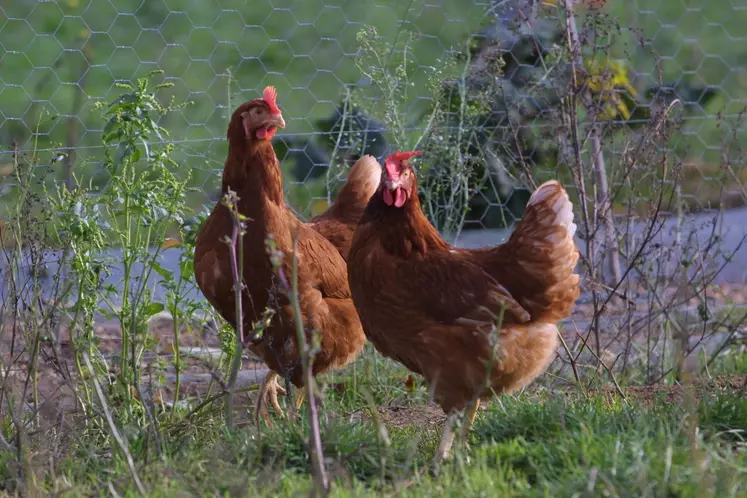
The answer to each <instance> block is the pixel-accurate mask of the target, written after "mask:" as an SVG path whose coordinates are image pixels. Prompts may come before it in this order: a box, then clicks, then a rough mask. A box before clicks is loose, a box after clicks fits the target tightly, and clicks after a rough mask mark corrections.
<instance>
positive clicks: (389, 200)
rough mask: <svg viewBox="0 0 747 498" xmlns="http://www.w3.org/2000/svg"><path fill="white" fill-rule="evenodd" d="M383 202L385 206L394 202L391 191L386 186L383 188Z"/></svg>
mask: <svg viewBox="0 0 747 498" xmlns="http://www.w3.org/2000/svg"><path fill="white" fill-rule="evenodd" d="M384 202H385V203H386V205H387V206H391V205H392V204H394V199H393V198H392V191H391V190H389V189H388V188H385V189H384Z"/></svg>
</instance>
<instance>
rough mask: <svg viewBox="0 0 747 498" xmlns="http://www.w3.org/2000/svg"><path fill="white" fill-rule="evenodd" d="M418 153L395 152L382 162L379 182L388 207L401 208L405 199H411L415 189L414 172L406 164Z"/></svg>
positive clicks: (418, 152)
mask: <svg viewBox="0 0 747 498" xmlns="http://www.w3.org/2000/svg"><path fill="white" fill-rule="evenodd" d="M418 154H420V151H415V152H395V153H394V154H390V155H389V156H387V158H386V161H385V162H384V170H383V172H382V174H383V179H382V181H381V189H382V195H383V196H384V202H385V203H386V204H387V205H388V206H395V207H398V208H400V207H402V206H404V205H405V202H407V199H409V198H410V197H412V190H413V188H415V172H414V171H413V170H412V166H411V165H410V164H409V163H408V162H407V160H408V159H410V158H411V157H414V156H417V155H418Z"/></svg>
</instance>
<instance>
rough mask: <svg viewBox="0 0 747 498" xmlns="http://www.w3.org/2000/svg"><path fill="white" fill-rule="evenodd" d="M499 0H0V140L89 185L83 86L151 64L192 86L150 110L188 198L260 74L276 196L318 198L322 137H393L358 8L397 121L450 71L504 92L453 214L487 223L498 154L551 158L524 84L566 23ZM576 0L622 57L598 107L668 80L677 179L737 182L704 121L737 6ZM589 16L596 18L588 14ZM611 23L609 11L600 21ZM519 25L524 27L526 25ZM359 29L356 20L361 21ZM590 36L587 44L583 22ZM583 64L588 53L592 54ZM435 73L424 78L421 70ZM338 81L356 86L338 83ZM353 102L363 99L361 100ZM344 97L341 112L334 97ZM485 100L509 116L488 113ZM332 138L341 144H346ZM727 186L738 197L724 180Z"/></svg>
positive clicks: (735, 101)
mask: <svg viewBox="0 0 747 498" xmlns="http://www.w3.org/2000/svg"><path fill="white" fill-rule="evenodd" d="M511 3H512V2H510V1H506V0H503V1H499V0H485V1H476V0H405V1H399V0H208V1H197V0H59V1H35V0H16V1H13V2H5V3H3V5H2V6H0V79H1V80H2V89H0V113H1V117H2V124H0V143H2V144H4V145H5V146H10V144H11V143H12V142H13V141H16V142H17V143H18V144H19V146H20V148H21V150H29V149H30V148H31V146H32V143H33V142H36V143H37V144H38V147H39V148H41V149H42V150H43V151H46V152H49V153H50V154H51V153H53V152H56V151H62V152H64V153H65V154H66V155H67V157H66V159H65V161H64V163H65V164H64V166H62V165H61V166H60V171H59V179H61V180H64V179H66V177H67V176H69V175H70V174H71V172H75V173H76V174H77V175H80V176H82V177H86V176H88V177H93V178H94V184H99V185H101V184H103V183H105V182H106V181H107V177H106V175H105V174H104V173H103V172H102V171H100V169H98V164H100V161H101V156H102V148H101V145H100V140H101V131H102V125H103V120H102V119H101V116H100V111H99V110H97V109H96V108H95V106H94V104H95V102H96V100H98V99H106V100H111V99H112V98H113V96H115V95H117V94H118V93H119V92H120V90H119V89H117V88H116V87H115V83H116V82H118V81H131V80H133V79H134V78H136V77H140V76H143V75H145V74H146V73H148V72H149V71H152V70H154V69H161V70H163V71H164V73H163V79H164V80H166V81H169V82H172V83H173V84H174V86H173V87H172V88H169V89H164V90H161V91H160V96H161V97H163V98H164V99H170V98H173V99H175V102H177V103H181V102H186V101H193V102H194V105H192V106H190V107H187V108H185V109H183V110H181V111H179V112H178V113H176V114H174V115H171V116H169V117H168V118H166V119H165V121H164V122H163V123H162V124H163V125H164V126H165V127H166V128H167V129H168V130H169V131H170V134H171V139H172V140H173V141H174V142H175V143H176V144H177V146H178V147H177V150H178V154H179V160H180V161H181V162H182V163H183V165H185V166H186V167H188V168H189V169H190V170H191V171H192V173H193V176H194V182H195V185H197V186H200V187H202V189H201V190H202V191H203V192H204V194H203V195H200V196H198V197H196V198H195V199H194V202H193V205H195V206H197V205H200V204H204V203H206V202H207V201H208V200H209V199H212V200H214V199H215V196H214V195H213V193H217V186H218V184H219V178H220V175H219V172H220V170H221V168H222V161H223V158H224V157H225V155H224V154H225V151H226V141H225V131H226V125H227V121H228V118H229V117H230V113H231V111H232V108H234V107H235V106H236V105H238V103H240V102H241V101H243V100H247V99H250V98H254V97H255V96H257V95H258V94H259V92H260V91H261V89H262V87H263V86H264V85H267V84H272V85H275V86H276V87H277V89H278V92H279V95H280V103H281V105H282V107H283V110H284V113H285V116H286V120H287V122H288V127H287V129H286V130H284V131H283V133H281V134H280V135H279V136H278V137H279V138H280V140H278V141H277V146H278V154H279V156H280V157H281V160H282V162H283V168H284V170H285V172H286V173H287V180H286V182H287V183H288V185H289V187H288V188H289V189H290V190H292V191H293V195H291V196H290V199H291V203H292V204H293V205H294V206H295V207H296V208H298V209H299V210H300V211H301V212H303V213H305V214H310V213H314V212H318V211H319V210H320V209H323V208H324V206H325V205H326V201H325V199H326V197H327V190H328V188H327V187H328V186H329V182H328V180H329V178H330V175H329V174H328V173H329V171H330V170H329V169H328V166H330V165H331V164H334V163H335V162H337V161H341V160H340V154H339V152H340V150H344V149H345V146H346V145H347V146H348V148H350V147H352V148H353V149H355V151H354V153H359V152H361V147H362V148H363V149H365V150H366V151H369V152H373V153H375V154H377V155H378V156H379V157H381V155H382V154H383V153H384V152H385V151H386V150H389V149H390V148H391V147H394V146H397V145H402V143H399V142H398V141H397V138H398V136H397V135H396V134H395V133H393V132H394V131H396V130H391V129H389V130H387V129H386V128H387V124H388V122H387V121H386V119H385V118H386V116H387V115H388V114H390V113H391V112H392V110H391V109H390V108H389V107H388V106H387V104H386V103H384V104H381V105H379V104H377V103H372V102H376V101H377V100H381V99H382V96H381V92H379V94H378V97H372V96H373V95H374V94H376V92H368V93H366V92H367V90H369V89H371V88H373V87H375V86H376V85H375V83H377V82H376V81H373V82H372V81H371V77H373V78H375V77H376V76H375V75H376V74H380V73H376V72H375V71H373V72H372V73H371V74H368V75H367V74H366V71H365V69H366V67H371V66H370V65H369V66H365V65H366V64H371V61H370V60H365V57H363V55H361V52H360V41H361V40H359V39H357V35H358V33H359V32H360V31H361V30H362V29H364V27H365V26H375V28H376V29H377V32H378V36H379V37H381V38H383V39H385V40H388V41H389V42H390V43H394V45H392V46H389V45H387V46H385V48H384V49H382V50H383V51H384V54H375V53H373V52H371V53H369V54H368V55H369V56H371V57H373V56H376V55H386V56H387V58H386V62H387V63H388V62H390V59H391V61H393V60H394V59H397V60H398V61H399V62H400V67H404V66H402V64H406V71H404V72H403V73H402V74H404V73H406V75H405V76H403V79H404V80H406V85H405V87H406V88H407V92H408V93H407V98H406V100H407V102H405V103H404V104H403V107H402V109H404V110H405V111H406V112H407V113H408V119H405V120H404V123H405V124H404V126H403V130H404V131H405V132H411V131H414V132H415V135H414V136H415V137H418V136H422V133H421V134H420V135H418V134H417V131H418V130H421V131H422V130H423V129H424V128H427V126H428V123H429V122H428V116H430V114H429V110H432V109H433V103H434V98H435V97H434V95H436V94H437V93H438V91H439V88H440V89H441V90H443V88H444V87H446V86H448V85H447V83H449V82H451V83H453V82H454V81H457V82H458V81H460V78H461V81H462V82H464V81H468V82H469V84H468V85H466V88H467V91H472V89H474V88H481V86H485V85H486V84H489V83H490V82H491V81H494V80H496V79H499V80H500V82H501V85H500V88H501V90H500V91H501V92H502V95H503V96H504V104H505V103H506V102H510V103H514V104H516V105H515V106H514V107H510V106H509V105H507V104H505V105H502V106H501V105H492V104H490V103H488V104H487V108H486V109H487V110H488V111H489V112H488V113H487V114H483V115H482V117H483V118H484V119H483V120H482V121H480V122H481V123H483V124H484V123H485V122H488V123H492V125H493V126H495V127H496V128H500V127H503V128H504V131H503V132H501V133H499V134H497V135H496V134H495V133H493V134H492V135H491V139H492V142H491V143H492V144H493V145H492V147H493V149H492V151H491V155H490V157H489V158H488V160H487V162H488V163H490V162H491V161H490V159H491V158H492V160H493V162H494V163H496V164H497V166H496V168H493V169H491V168H489V166H490V164H488V165H487V166H488V169H490V170H491V171H492V173H493V175H492V176H493V178H491V179H490V181H491V182H492V184H493V186H494V187H495V188H493V189H492V190H493V193H490V194H485V193H484V192H478V193H477V194H476V195H475V197H474V199H473V200H471V201H470V205H469V207H471V208H472V209H470V210H469V214H467V215H466V220H465V221H466V222H467V223H466V225H465V227H466V228H469V227H496V226H501V225H503V224H505V222H506V214H508V215H511V216H517V215H520V214H521V210H522V207H523V203H524V202H525V201H526V198H527V195H526V194H527V191H526V190H524V187H525V186H526V183H524V182H521V181H518V180H515V179H514V177H513V176H512V175H511V174H510V172H511V171H517V170H518V171H521V167H520V166H522V165H523V166H524V167H526V166H527V165H528V166H529V167H531V168H533V169H534V170H535V173H536V172H537V171H541V170H549V171H553V170H555V166H556V162H557V159H556V158H555V157H556V156H557V151H548V150H547V147H545V146H544V145H542V137H543V136H545V137H546V136H547V135H542V134H541V133H538V132H537V130H538V129H541V128H542V127H543V126H544V127H550V128H552V126H555V124H556V123H555V124H554V123H553V122H552V120H550V119H548V120H546V121H543V118H542V116H543V115H544V113H545V109H544V108H545V107H547V109H550V108H551V107H552V106H555V107H558V106H559V105H561V104H562V102H561V101H560V100H557V99H556V100H555V101H553V100H552V99H549V98H548V97H547V95H545V94H542V93H541V92H540V93H538V92H535V91H534V90H536V87H537V86H538V84H539V83H541V82H543V74H547V73H549V72H550V71H551V69H552V65H553V64H557V59H558V58H557V57H556V58H553V51H554V50H555V49H557V47H559V46H562V45H563V44H564V39H565V35H566V33H565V32H564V31H563V29H564V28H563V23H562V22H561V21H562V20H563V18H564V14H563V13H562V6H563V3H564V2H563V1H557V0H547V1H545V2H537V1H535V2H519V5H523V4H526V5H528V6H529V7H528V9H525V11H524V12H522V13H519V14H517V13H516V12H514V11H510V10H511V9H510V8H508V9H507V8H504V7H506V4H511ZM582 3H585V4H587V5H585V6H582V7H584V8H585V9H586V11H588V10H589V9H591V10H594V9H597V8H598V7H600V6H602V12H605V13H606V14H605V17H603V19H606V20H603V21H599V20H598V19H597V20H596V21H593V22H592V21H589V22H587V23H585V24H584V25H583V26H581V28H580V29H582V30H585V31H584V33H587V34H588V33H590V32H592V31H593V30H596V31H593V32H594V34H595V37H596V38H604V36H607V37H608V38H609V39H610V40H611V39H613V38H614V43H611V44H609V46H606V47H605V48H604V50H603V51H604V52H605V53H606V57H607V62H609V61H612V60H613V59H614V60H622V65H621V66H614V67H617V68H622V69H620V70H619V73H615V74H613V76H615V77H619V79H620V80H621V81H622V84H621V85H618V86H617V87H616V88H622V89H623V91H624V93H626V99H627V100H624V101H621V100H617V101H615V103H613V105H614V106H615V107H616V108H617V109H618V110H619V109H622V107H624V109H622V110H619V111H615V112H613V115H615V116H613V117H616V118H617V119H618V121H620V122H625V123H627V124H628V125H630V126H633V125H635V124H636V123H639V124H640V123H646V122H647V120H649V119H650V113H649V114H646V113H642V112H637V111H641V110H644V109H646V108H647V107H649V104H650V103H651V102H652V101H653V100H655V99H656V98H670V99H671V98H673V96H677V97H679V98H680V100H682V101H683V103H684V104H685V107H686V111H683V116H682V119H683V125H682V128H681V134H680V135H679V138H677V139H675V140H674V141H673V143H672V144H671V146H672V148H673V150H674V151H675V152H676V153H677V155H678V157H679V159H681V160H682V161H683V163H684V166H685V170H684V172H685V173H684V179H685V188H684V193H685V197H687V196H689V199H690V200H691V203H692V204H693V205H696V206H699V207H704V206H708V205H711V206H713V205H719V204H721V203H723V202H724V201H729V199H731V198H730V197H729V194H730V192H734V191H736V192H742V193H743V192H744V190H743V188H742V187H743V185H742V184H741V183H740V182H743V181H744V170H739V171H733V173H734V175H732V176H729V177H728V178H727V177H726V176H724V175H723V174H722V168H721V167H720V166H719V164H720V161H721V160H722V158H723V157H724V155H725V154H729V151H728V150H727V146H726V145H724V142H723V137H724V136H725V133H724V129H723V128H722V127H720V125H719V123H720V120H721V119H722V118H728V117H735V116H737V115H738V114H739V113H740V112H741V111H742V108H743V106H744V103H745V100H746V99H747V84H745V82H746V78H747V67H746V66H745V60H747V59H746V57H747V44H746V43H744V42H745V41H746V37H745V36H744V31H743V28H742V26H743V24H744V23H745V22H746V21H747V4H743V1H742V0H709V1H707V2H706V1H699V0H694V1H685V0H646V1H645V2H644V1H641V0H610V1H609V2H607V4H606V5H604V1H603V0H601V1H591V0H586V1H585V2H582ZM509 7H510V6H509ZM509 11H510V12H509ZM507 12H508V13H507ZM522 15H525V16H526V17H527V18H528V19H529V20H528V21H527V23H525V24H524V25H523V28H522V29H523V31H519V32H512V31H511V30H510V29H509V28H508V27H507V26H508V24H509V21H511V20H517V19H518V20H519V21H522V20H526V19H523V18H521V16H522ZM615 19H616V20H617V21H614V20H615ZM589 23H592V24H593V23H596V24H595V25H593V26H591V31H590V30H589V29H588V28H589V26H590V24H589ZM616 23H617V26H618V27H617V28H613V27H612V26H613V25H614V24H616ZM527 26H531V28H528V27H527ZM529 32H533V33H534V35H533V36H528V33H529ZM369 37H370V33H369V35H367V36H364V37H363V38H364V40H365V39H366V38H369ZM595 43H598V45H599V46H602V45H603V43H601V42H599V41H598V40H597V41H596V42H595ZM398 44H399V45H398ZM386 47H389V48H386ZM497 47H500V50H504V52H500V50H499V52H500V53H501V54H502V55H503V57H502V62H501V63H500V64H499V65H500V66H501V67H502V69H503V76H501V77H497V74H498V73H497V72H491V71H494V70H495V67H494V66H491V61H492V59H493V58H494V57H493V56H494V55H495V53H498V52H496V50H497ZM387 50H388V52H387ZM505 50H508V51H510V53H507V52H505ZM403 53H404V54H405V56H403V55H402V54H403ZM393 55H394V56H393ZM460 55H461V57H460ZM392 56H393V57H392ZM447 61H452V64H451V68H452V69H455V68H456V71H455V72H454V71H452V73H451V74H452V76H451V79H450V80H449V77H448V75H446V74H445V72H444V73H443V74H442V73H440V72H439V71H440V70H441V69H442V68H443V67H445V66H448V65H449V64H447ZM361 62H363V63H364V67H360V63H361ZM607 62H606V63H607ZM356 63H358V64H356ZM392 63H394V62H392ZM589 64H591V65H592V66H593V62H592V63H589ZM590 67H591V66H589V67H587V69H589V68H590ZM589 71H590V72H593V70H592V69H589ZM486 73H490V74H486ZM397 74H400V73H397V72H396V71H392V72H391V73H390V75H394V76H395V77H396V76H397ZM439 75H440V76H441V77H442V80H441V81H438V82H437V84H436V85H435V86H434V85H433V84H432V83H433V80H434V78H437V77H439ZM367 76H368V77H367ZM399 83H403V81H400V82H399ZM472 83H474V85H472ZM490 84H492V83H490ZM457 86H458V85H457ZM461 88H465V86H462V87H461ZM356 92H357V93H359V94H360V95H359V96H358V97H355V95H353V94H355V93H356ZM434 92H435V93H434ZM532 92H534V93H532ZM351 95H352V97H351V99H348V98H347V97H349V96H351ZM662 95H663V97H662ZM667 95H668V97H667ZM366 97H368V98H366ZM356 98H357V100H356ZM353 104H358V105H357V106H356V105H353ZM368 104H371V106H369V107H375V106H376V105H379V107H378V109H375V110H372V109H370V108H369V107H366V105H368ZM620 106H622V107H620ZM340 109H344V110H346V112H340ZM351 109H355V112H353V113H350V112H347V111H350V110H351ZM402 109H400V110H402ZM483 110H484V109H483ZM367 113H368V114H367ZM548 114H550V113H548ZM369 115H370V116H372V117H369ZM491 115H492V116H494V115H503V116H505V115H508V116H509V117H510V118H509V119H508V120H501V119H497V120H496V119H493V120H492V121H491V117H490V116H491ZM346 117H347V119H348V121H347V124H348V125H349V126H351V127H353V128H354V127H355V126H358V127H362V128H365V129H366V130H367V134H366V137H369V134H370V135H371V136H372V137H374V138H373V139H369V138H365V139H364V142H366V143H364V144H363V145H361V144H360V143H353V142H355V141H354V140H352V141H351V140H347V141H346V140H342V141H341V140H340V137H341V136H342V134H341V133H339V131H340V127H341V126H342V127H344V126H345V125H344V124H342V125H341V122H344V121H345V119H346ZM390 117H391V116H390ZM374 118H378V119H379V121H377V120H376V119H374ZM514 118H515V119H514ZM478 121H479V120H478ZM514 124H516V126H515V127H514V126H513V125H514ZM506 130H509V131H506ZM387 131H388V132H392V133H387ZM392 135H395V136H394V137H393V136H392ZM550 136H552V133H550ZM512 141H513V144H510V145H507V142H512ZM417 142H418V140H417V138H412V137H411V138H410V139H408V140H406V141H405V143H406V144H407V145H415V144H416V143H417ZM480 143H482V142H479V141H478V145H479V144H480ZM473 145H474V144H473ZM6 150H7V149H6ZM7 154H8V153H7V152H4V155H2V156H0V158H4V159H2V160H1V161H0V162H2V163H8V162H9V159H8V158H9V157H10V156H9V155H7ZM343 156H344V158H347V159H349V158H350V154H348V155H345V154H343ZM332 176H334V175H332ZM488 176H490V175H488ZM512 193H515V194H516V195H512ZM737 197H738V198H739V199H743V197H741V196H733V198H734V199H736V198H737ZM317 201H319V202H317ZM735 202H736V201H735ZM511 216H509V218H510V217H511ZM460 220H461V218H460ZM509 221H510V220H509Z"/></svg>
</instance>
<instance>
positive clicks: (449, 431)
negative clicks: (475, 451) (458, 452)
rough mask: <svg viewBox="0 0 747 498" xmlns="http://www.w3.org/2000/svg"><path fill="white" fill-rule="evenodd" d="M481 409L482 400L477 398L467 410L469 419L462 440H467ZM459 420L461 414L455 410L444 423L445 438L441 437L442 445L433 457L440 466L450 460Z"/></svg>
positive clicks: (440, 444) (463, 429) (463, 430)
mask: <svg viewBox="0 0 747 498" xmlns="http://www.w3.org/2000/svg"><path fill="white" fill-rule="evenodd" d="M479 408H480V398H477V399H476V400H475V401H474V402H472V404H471V405H470V406H469V408H468V409H467V413H466V415H467V419H466V420H465V423H464V426H463V427H462V438H464V439H465V440H466V437H467V435H468V434H469V431H470V429H471V428H472V424H473V423H474V421H475V417H476V416H477V411H478V409H479ZM458 419H459V412H458V411H457V410H453V411H452V412H451V413H450V414H449V416H448V417H447V418H446V423H444V433H443V436H441V443H439V445H438V450H436V455H435V456H434V457H433V463H434V464H436V465H438V464H439V463H441V462H442V461H444V460H445V459H447V458H449V455H450V454H451V447H452V446H453V445H454V437H455V436H456V432H455V429H456V427H455V426H456V422H457V420H458Z"/></svg>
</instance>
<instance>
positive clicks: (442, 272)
mask: <svg viewBox="0 0 747 498" xmlns="http://www.w3.org/2000/svg"><path fill="white" fill-rule="evenodd" d="M412 155H415V153H397V154H393V155H391V156H389V157H388V158H387V161H386V167H385V171H384V174H383V177H382V181H381V183H380V185H379V188H378V190H377V192H376V193H375V194H374V195H373V197H372V198H371V200H370V201H369V203H368V206H367V207H366V210H365V212H364V214H363V217H362V218H361V220H360V223H359V225H358V228H357V229H356V232H355V236H354V238H353V244H352V247H351V249H350V254H349V257H348V279H349V282H350V288H351V290H352V291H353V300H354V302H355V306H356V309H357V310H358V315H359V316H360V318H361V322H362V323H363V328H364V331H365V333H366V336H367V338H368V339H369V340H370V341H371V343H372V344H373V345H374V346H375V347H376V349H377V350H378V351H379V352H381V353H382V354H383V355H385V356H388V357H390V358H393V359H394V360H396V361H398V362H400V363H402V364H404V365H405V366H406V367H407V368H409V369H410V370H412V371H413V372H416V373H419V374H421V375H423V376H424V377H425V378H426V380H427V381H428V383H429V385H430V387H431V389H433V392H434V394H435V399H436V401H437V402H438V403H439V404H440V405H441V407H442V408H443V410H444V411H445V412H446V413H447V414H449V417H448V419H447V422H446V425H445V427H444V434H443V438H442V440H441V444H440V446H439V449H438V452H437V453H436V461H438V460H440V459H442V458H444V457H446V456H447V455H448V454H449V451H450V448H451V446H452V443H453V439H454V431H453V429H454V423H455V421H456V419H457V415H458V413H459V412H460V411H461V410H463V409H465V408H467V407H469V416H468V420H467V422H466V424H465V431H467V430H468V428H469V427H470V426H471V424H472V422H473V421H474V417H475V414H476V412H477V409H478V408H479V404H480V399H481V398H489V397H490V396H491V394H492V393H493V392H495V393H501V392H511V391H515V390H516V389H519V388H521V387H522V386H525V385H527V384H528V383H530V382H531V381H532V380H533V379H535V378H536V377H537V376H538V375H540V374H541V373H542V372H543V371H544V370H545V369H546V368H547V366H548V365H549V364H550V362H551V361H552V360H553V358H554V357H555V350H556V346H557V334H558V328H557V323H558V321H559V320H561V319H562V318H565V317H567V316H568V315H569V314H570V312H571V309H572V307H573V304H574V303H575V301H576V299H577V297H578V295H579V276H578V275H577V274H575V273H574V269H575V266H576V262H577V260H578V250H577V248H576V245H575V243H574V242H573V234H574V232H575V230H576V226H575V225H574V223H573V206H572V204H571V202H570V200H569V198H568V195H567V194H566V192H565V190H564V189H563V187H562V186H561V185H560V183H558V182H556V181H549V182H547V183H544V184H543V185H541V186H540V187H539V188H538V189H537V190H536V191H535V192H534V193H533V194H532V196H531V198H530V199H529V202H528V204H527V207H526V213H525V215H524V218H523V219H522V220H521V222H520V223H519V224H518V226H517V228H516V230H515V231H514V233H513V234H512V235H511V237H510V238H509V240H508V242H506V243H505V244H502V245H500V246H497V247H493V248H488V249H479V250H467V249H455V248H453V247H451V246H450V245H449V244H447V243H446V242H445V241H444V240H443V238H442V237H441V235H439V233H438V232H437V231H436V229H435V228H434V227H433V226H432V225H431V224H430V223H429V222H428V220H427V219H426V217H425V215H424V214H423V212H422V210H421V207H420V200H419V198H418V193H417V182H416V177H415V173H414V171H413V169H412V167H411V166H410V165H409V164H408V162H407V159H409V158H410V157H411V156H412Z"/></svg>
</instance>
